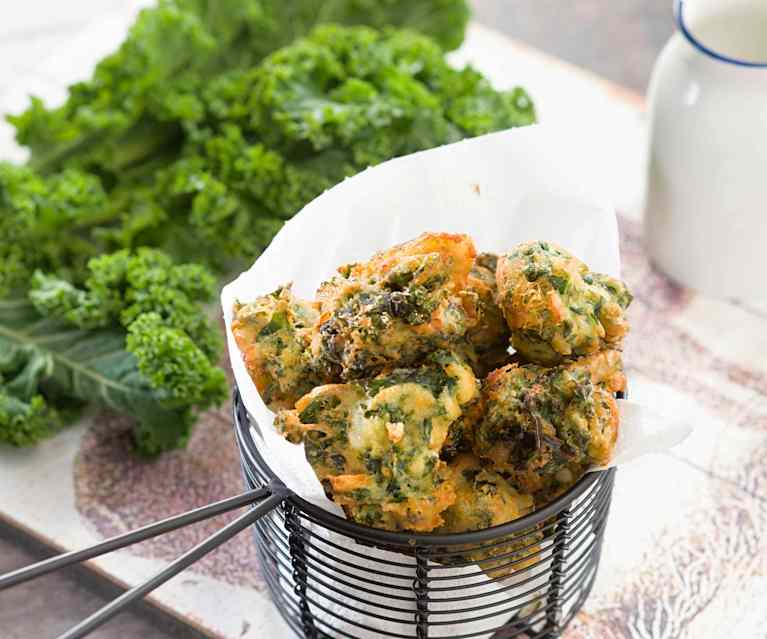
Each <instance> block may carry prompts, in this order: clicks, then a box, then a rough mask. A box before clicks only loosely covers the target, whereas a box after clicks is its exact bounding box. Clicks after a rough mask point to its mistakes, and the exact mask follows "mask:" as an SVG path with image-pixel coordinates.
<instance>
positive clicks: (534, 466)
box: [474, 351, 625, 500]
mask: <svg viewBox="0 0 767 639" xmlns="http://www.w3.org/2000/svg"><path fill="white" fill-rule="evenodd" d="M624 383H625V382H624V378H623V373H622V369H621V363H620V355H619V354H618V353H617V352H616V351H607V352H603V353H598V354H596V355H593V356H590V357H586V358H583V359H581V360H576V361H575V362H572V363H570V364H567V365H563V366H557V367H555V368H543V367H540V366H537V365H534V364H528V365H524V366H519V365H517V364H511V365H508V366H505V367H503V368H500V369H498V370H496V371H493V372H492V373H491V374H490V375H489V376H488V378H487V380H486V383H485V388H484V396H485V403H486V411H485V416H484V418H483V420H482V422H481V423H480V424H478V426H477V428H476V431H475V439H474V450H475V452H476V454H477V455H479V456H480V457H482V458H484V459H487V460H489V461H491V462H492V464H493V468H494V469H495V470H497V471H498V472H501V473H504V474H508V476H509V479H510V481H511V482H512V484H513V485H514V486H516V487H517V488H518V489H519V490H521V491H522V492H526V493H531V494H535V495H536V498H537V499H538V498H539V497H542V498H543V500H546V499H549V498H550V497H551V496H553V495H555V494H557V493H558V492H560V491H561V490H563V489H566V488H569V487H570V486H571V485H572V484H573V483H574V482H575V481H577V480H578V479H579V478H580V477H581V475H582V474H583V472H585V470H586V468H588V466H590V465H592V464H596V465H602V464H606V463H608V462H609V460H610V457H611V455H612V450H613V447H614V445H615V441H616V438H617V435H618V423H619V414H618V407H617V404H616V402H615V398H614V396H613V392H614V391H615V390H620V389H622V386H623V384H624Z"/></svg>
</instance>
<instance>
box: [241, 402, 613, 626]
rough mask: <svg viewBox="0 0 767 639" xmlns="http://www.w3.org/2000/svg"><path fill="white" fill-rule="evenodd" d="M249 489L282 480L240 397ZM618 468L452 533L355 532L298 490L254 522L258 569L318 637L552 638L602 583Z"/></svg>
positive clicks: (278, 599) (285, 607)
mask: <svg viewBox="0 0 767 639" xmlns="http://www.w3.org/2000/svg"><path fill="white" fill-rule="evenodd" d="M233 413H234V423H235V432H236V436H237V442H238V445H239V448H240V454H241V460H242V467H243V474H244V478H245V482H246V485H247V487H248V488H249V489H256V488H259V487H261V486H265V485H269V484H272V483H274V482H275V481H279V479H278V478H277V477H276V476H275V475H274V473H273V472H272V471H271V469H270V468H269V465H268V464H267V462H266V460H265V459H264V458H263V456H262V455H261V453H260V452H259V449H258V445H257V444H256V440H255V439H254V437H253V432H252V430H251V429H252V428H253V429H255V430H256V431H257V429H258V426H257V425H254V424H251V422H250V420H249V416H248V414H247V411H246V410H245V407H244V405H243V403H242V401H241V400H240V398H239V395H235V401H234V407H233ZM614 478H615V470H614V469H610V470H607V471H600V472H593V473H588V474H587V475H585V476H584V477H583V478H582V479H581V480H580V481H579V482H578V483H577V484H576V485H575V486H574V487H573V488H571V489H570V491H568V492H567V493H566V494H565V495H562V496H561V497H559V498H558V499H557V500H555V501H554V502H553V503H551V504H549V505H547V506H546V507H544V508H542V509H540V510H538V511H536V512H534V513H532V514H530V515H527V516H526V517H523V518H520V519H518V520H515V521H513V522H510V523H508V524H504V525H502V526H496V527H494V528H490V529H486V530H482V531H477V532H474V533H462V534H453V535H433V534H428V535H426V534H410V533H396V532H390V531H383V530H378V529H373V528H368V527H365V526H361V525H358V524H355V523H353V522H351V521H348V520H346V519H343V518H341V517H338V516H336V515H334V514H332V513H329V512H327V511H325V510H323V509H321V508H319V507H318V506H316V505H313V504H311V503H309V502H307V501H305V500H303V499H301V498H300V497H298V496H297V495H295V494H293V493H290V492H288V493H287V497H286V498H285V500H284V501H283V503H282V505H281V506H280V508H278V509H275V510H273V511H271V512H270V513H268V514H267V515H266V516H264V517H263V518H261V519H260V520H259V521H257V522H256V523H255V524H254V530H253V534H254V537H255V541H256V545H257V552H258V557H259V561H260V564H261V568H262V572H263V576H264V579H265V581H266V584H267V587H268V588H269V591H270V593H271V595H272V598H273V599H274V601H275V604H276V605H277V607H278V609H279V611H280V613H281V615H282V616H283V618H284V619H285V621H286V622H287V624H288V625H289V626H290V627H291V628H292V630H293V631H294V632H295V633H296V634H297V635H298V636H299V637H306V638H309V639H315V638H317V639H331V638H332V639H335V638H339V639H367V638H368V637H394V638H398V639H411V638H413V637H415V638H417V639H427V638H429V639H437V638H444V637H452V638H453V639H474V638H476V639H480V638H483V639H484V638H488V639H489V638H493V639H513V638H515V637H520V638H525V639H554V638H556V637H559V636H560V635H561V633H562V632H563V631H564V629H565V628H566V627H567V625H568V624H569V623H570V621H571V620H572V619H573V617H574V616H575V615H576V614H577V612H578V610H579V609H580V608H581V606H582V605H583V603H584V601H585V600H586V598H587V597H588V595H589V593H590V591H591V588H592V586H593V583H594V579H595V577H596V573H597V569H598V566H599V558H600V553H601V548H602V541H603V537H604V530H605V524H606V521H607V517H608V514H609V509H610V499H611V495H612V488H613V483H614Z"/></svg>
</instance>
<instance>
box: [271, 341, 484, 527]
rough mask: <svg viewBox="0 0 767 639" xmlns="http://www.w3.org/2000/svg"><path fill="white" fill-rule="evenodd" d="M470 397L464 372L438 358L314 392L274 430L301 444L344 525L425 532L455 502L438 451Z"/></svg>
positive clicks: (452, 358)
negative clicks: (343, 514)
mask: <svg viewBox="0 0 767 639" xmlns="http://www.w3.org/2000/svg"><path fill="white" fill-rule="evenodd" d="M478 395H479V383H478V382H477V380H476V378H475V377H474V374H473V372H472V370H471V368H470V367H469V366H468V364H466V363H465V362H464V361H463V360H462V359H461V358H460V357H458V356H456V355H454V354H452V353H450V352H447V351H438V352H436V353H433V354H432V355H430V356H429V357H428V358H427V360H426V362H425V363H424V364H423V365H422V366H420V367H417V368H400V369H395V370H393V371H391V372H389V373H386V374H383V375H381V376H379V377H376V378H374V379H370V380H363V381H356V382H350V383H346V384H330V385H326V386H320V387H318V388H315V389H314V390H313V391H312V392H310V393H309V394H308V395H306V396H305V397H302V398H301V399H300V400H299V401H298V402H297V403H296V408H295V410H293V411H283V412H281V413H280V414H279V416H278V420H277V426H278V428H280V429H281V430H282V432H283V434H284V435H285V437H286V438H287V439H288V440H289V441H292V442H299V441H302V440H303V442H304V445H305V453H306V458H307V460H308V461H309V463H310V464H311V466H312V468H313V469H314V472H315V473H316V474H317V477H318V478H319V479H320V481H321V482H322V484H323V486H324V487H325V490H326V492H327V494H328V496H329V497H330V498H331V499H333V501H335V502H336V503H337V504H339V505H340V506H342V507H343V509H344V510H345V512H346V514H347V516H348V517H349V518H351V519H353V520H354V521H356V522H358V523H361V524H365V525H368V526H374V527H378V528H386V529H390V530H414V531H422V532H427V531H430V530H433V529H434V528H436V527H438V526H440V525H441V524H442V522H443V520H442V512H443V511H444V510H445V509H446V508H447V507H448V506H449V505H450V504H452V503H453V501H454V500H455V492H454V489H453V486H452V483H451V482H450V481H449V479H450V473H449V472H448V469H447V464H446V463H445V462H444V461H442V460H441V459H440V456H439V455H440V451H441V449H442V447H443V445H444V443H445V440H446V438H447V436H448V430H449V428H450V425H451V424H452V423H453V422H455V421H456V420H458V419H459V418H460V417H461V415H462V410H463V407H465V406H467V405H469V404H471V403H472V402H473V401H474V400H475V399H476V398H477V396H478Z"/></svg>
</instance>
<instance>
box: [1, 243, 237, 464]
mask: <svg viewBox="0 0 767 639" xmlns="http://www.w3.org/2000/svg"><path fill="white" fill-rule="evenodd" d="M88 269H89V272H90V276H89V277H88V278H87V280H86V283H85V285H84V286H83V287H78V286H75V285H73V284H72V283H71V282H68V281H67V280H64V279H62V278H59V277H55V276H50V275H44V274H42V273H39V272H38V273H37V274H36V275H35V277H34V282H33V288H32V290H31V291H30V293H29V297H30V299H31V301H29V300H27V299H24V298H19V299H13V298H7V299H5V300H0V439H2V441H6V442H9V443H14V444H16V445H25V444H30V443H33V442H34V441H36V440H39V439H41V438H42V437H44V436H46V435H47V434H50V433H51V432H55V430H56V429H57V428H59V427H60V425H61V424H62V422H63V421H65V419H64V418H63V417H65V416H66V414H71V411H70V410H69V409H70V408H71V404H72V402H73V401H75V402H76V401H79V402H91V403H96V404H99V405H101V406H104V407H106V408H110V409H112V410H115V411H117V412H121V413H125V414H127V415H130V416H133V417H135V419H136V429H135V441H136V445H137V447H138V449H139V450H140V451H141V452H142V453H144V454H148V455H154V454H157V453H160V452H162V451H163V450H168V449H170V448H174V447H177V446H181V445H183V444H184V443H185V441H186V440H187V438H188V436H189V434H190V432H191V429H192V426H193V425H194V423H195V421H196V416H197V414H198V413H199V412H200V411H202V410H205V409H207V408H209V407H211V406H213V405H216V404H219V403H220V402H222V401H223V400H224V399H225V397H226V379H225V377H224V373H223V371H221V370H220V369H219V368H217V367H216V362H217V360H218V356H219V355H220V353H221V346H222V340H221V336H220V333H219V331H218V330H217V327H216V326H215V325H214V324H213V323H212V322H211V321H210V320H209V319H208V318H207V317H206V315H205V313H204V311H203V308H202V307H201V305H200V304H201V302H205V301H208V300H210V299H211V297H212V295H213V293H214V290H215V281H214V279H213V277H212V276H211V275H210V273H209V272H207V271H206V270H205V269H204V268H203V267H201V266H199V265H196V264H181V265H177V264H174V263H173V262H172V261H171V260H170V258H168V256H166V255H164V254H162V253H160V252H159V251H155V250H151V249H141V250H138V251H136V252H135V253H130V252H128V251H119V252H117V253H115V254H111V255H104V256H101V257H99V258H96V259H93V260H91V261H90V263H89V265H88ZM59 413H63V415H59Z"/></svg>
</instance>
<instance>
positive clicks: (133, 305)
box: [29, 248, 223, 360]
mask: <svg viewBox="0 0 767 639" xmlns="http://www.w3.org/2000/svg"><path fill="white" fill-rule="evenodd" d="M88 270H89V272H90V276H89V277H88V279H87V280H86V281H85V286H84V288H77V287H75V286H73V285H72V284H71V283H70V282H68V281H66V280H63V279H61V278H57V277H55V276H50V275H45V274H43V273H40V272H38V273H36V274H35V276H34V278H33V280H32V289H31V290H30V293H29V297H30V300H31V301H32V303H33V304H34V305H35V308H36V309H37V310H38V311H39V312H40V313H41V314H43V315H45V316H46V317H52V318H57V319H62V320H64V321H66V322H68V323H69V324H72V325H73V326H76V327H78V328H82V329H94V328H109V327H122V328H124V329H126V330H130V327H131V325H132V324H133V323H134V322H135V321H136V320H137V319H138V318H139V317H141V316H142V315H144V314H146V313H152V314H155V315H157V317H159V318H160V319H161V320H162V321H163V322H164V323H165V325H166V326H170V327H172V328H174V329H175V330H180V331H182V332H183V333H184V334H185V335H186V336H187V337H188V338H190V339H191V340H192V341H193V342H194V343H195V344H196V345H197V347H198V348H199V350H200V351H201V352H202V353H203V354H205V355H206V357H209V358H210V359H212V360H215V359H216V358H217V357H218V356H219V355H220V353H221V348H222V345H223V344H222V340H221V336H220V333H219V331H218V328H217V327H216V326H214V325H213V324H212V322H211V321H210V320H209V319H208V318H207V317H206V315H205V313H204V312H203V309H202V307H201V306H200V304H201V303H204V302H209V301H211V300H212V299H213V296H214V293H215V280H214V278H213V276H212V275H211V274H210V273H209V272H208V271H207V270H206V269H205V268H204V267H202V266H200V265H198V264H179V265H177V264H174V263H173V261H172V260H171V258H169V257H168V256H167V255H165V254H164V253H161V252H160V251H156V250H154V249H148V248H142V249H138V250H137V251H136V252H135V253H131V252H129V251H127V250H123V251H118V252H116V253H112V254H109V255H102V256H101V257H98V258H94V259H92V260H91V261H90V262H89V263H88Z"/></svg>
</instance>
